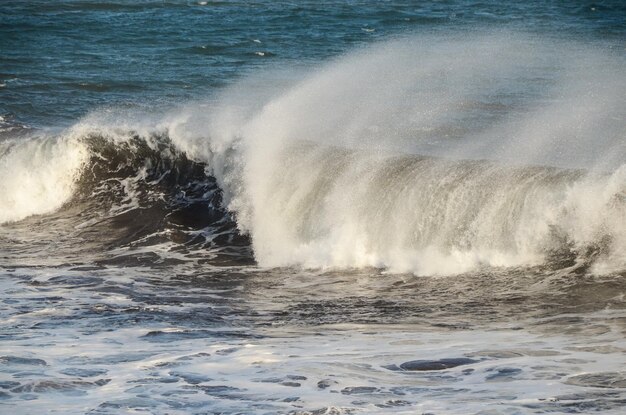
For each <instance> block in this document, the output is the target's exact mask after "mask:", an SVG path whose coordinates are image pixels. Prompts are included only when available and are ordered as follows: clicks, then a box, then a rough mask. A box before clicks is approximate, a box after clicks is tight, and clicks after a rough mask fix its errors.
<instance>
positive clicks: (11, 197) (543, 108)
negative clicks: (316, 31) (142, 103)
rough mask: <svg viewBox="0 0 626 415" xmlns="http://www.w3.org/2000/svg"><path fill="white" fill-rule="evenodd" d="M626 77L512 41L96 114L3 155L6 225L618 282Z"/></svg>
mask: <svg viewBox="0 0 626 415" xmlns="http://www.w3.org/2000/svg"><path fill="white" fill-rule="evenodd" d="M622 68H623V62H622V61H621V60H620V58H619V57H616V56H613V55H611V53H605V52H602V51H597V50H595V51H594V50H591V48H590V47H588V46H585V45H581V44H571V43H564V42H556V41H551V42H548V41H545V40H539V39H536V38H532V37H528V36H523V35H519V34H513V33H504V34H502V33H500V34H489V35H477V36H469V37H467V36H466V37H464V38H463V39H461V38H441V37H429V36H421V37H419V38H408V39H400V40H396V41H393V42H388V43H384V44H379V45H375V46H373V47H371V48H368V49H364V50H360V51H357V52H356V53H354V54H351V55H348V56H344V57H342V58H340V59H338V60H336V61H334V62H330V63H328V64H326V65H322V66H320V67H318V68H314V69H312V70H301V69H300V70H294V71H291V72H288V73H286V72H284V71H283V72H280V73H266V74H263V75H259V76H256V77H252V78H249V79H246V80H243V81H241V82H240V83H239V84H237V85H236V86H234V87H233V88H230V89H228V90H227V91H225V92H224V93H223V94H222V96H221V97H219V98H217V99H215V100H212V101H210V102H208V103H207V102H204V103H203V102H197V103H191V104H188V105H186V106H184V107H180V108H177V109H175V110H172V111H170V112H169V113H166V114H152V115H147V114H131V113H129V112H128V111H126V112H122V111H113V110H108V111H101V112H97V113H94V114H92V115H90V116H88V117H86V118H85V119H83V120H82V121H81V122H80V123H78V124H76V125H75V126H73V127H72V128H70V129H68V130H67V131H65V132H64V133H62V134H60V135H59V136H58V137H56V138H38V139H29V140H22V141H19V142H10V141H6V142H3V143H2V144H1V145H2V146H4V147H2V148H3V149H4V150H3V151H2V165H1V167H0V173H1V174H2V177H14V178H15V181H14V182H13V181H11V180H6V181H3V182H2V184H0V186H4V187H3V188H2V190H3V192H2V193H3V196H2V198H1V199H0V201H1V203H2V212H3V213H2V215H3V216H2V217H1V218H0V220H2V221H4V222H6V221H17V220H20V219H23V218H25V217H26V216H29V215H34V214H44V213H48V212H50V211H53V210H56V209H58V208H60V207H61V205H63V204H65V205H66V206H77V205H78V206H82V205H81V204H83V205H84V206H87V205H89V206H91V207H90V208H89V209H92V208H93V206H94V200H97V201H98V202H97V207H98V208H99V209H100V213H99V214H98V215H100V216H102V215H103V213H102V211H103V209H104V210H106V215H105V216H107V215H108V217H119V216H120V215H128V214H129V212H133V213H132V214H133V215H135V214H136V213H137V212H139V211H142V212H143V211H145V210H146V209H148V208H150V209H152V211H154V210H156V211H158V214H157V213H154V214H153V215H143V216H142V218H143V219H140V220H144V221H145V227H146V228H149V229H148V230H145V231H143V232H136V227H133V229H135V231H133V233H130V234H128V235H126V236H125V237H124V238H120V239H119V241H118V242H119V243H120V244H128V243H131V242H133V243H136V241H138V240H141V241H143V242H142V243H146V244H149V243H151V242H150V241H151V239H150V238H148V236H149V235H152V236H153V237H154V235H157V234H158V235H161V236H163V235H169V236H168V237H169V239H170V240H171V241H179V242H180V243H183V244H184V243H189V240H190V239H189V238H183V240H182V241H180V240H178V239H176V238H174V237H173V236H172V235H174V234H175V233H176V232H175V230H176V229H179V228H180V227H181V226H183V225H181V223H180V222H181V221H182V222H184V219H181V218H185V217H196V218H197V219H198V220H197V221H196V222H195V223H193V224H192V226H190V227H188V229H187V230H189V231H193V232H196V233H195V234H194V235H196V234H197V231H199V230H201V229H203V226H204V225H206V224H213V223H219V224H220V226H221V228H220V229H221V230H219V231H215V230H214V231H215V232H217V233H219V234H220V235H228V236H227V237H224V238H223V240H222V242H221V243H222V245H228V244H240V245H246V244H247V243H251V246H252V249H253V251H254V258H255V260H256V261H257V262H258V263H259V265H261V266H267V267H276V266H291V265H298V266H304V267H313V268H318V267H321V268H326V267H330V268H336V267H340V268H346V267H369V266H371V267H379V268H384V269H387V270H390V271H393V272H413V273H416V274H435V275H437V274H443V275H445V274H458V273H463V272H469V271H474V270H477V269H481V268H484V267H512V266H515V267H518V266H524V267H525V266H548V267H549V268H568V267H578V268H580V267H583V269H589V268H590V267H591V268H592V269H593V271H594V272H613V271H623V270H624V269H626V258H624V255H623V253H624V252H626V165H625V164H624V161H625V160H626V146H625V144H624V143H625V140H624V131H626V129H625V127H626V122H625V121H624V120H625V119H626V117H624V115H626V114H624V111H625V109H626V105H625V104H626V102H625V97H626V93H625V92H626V77H625V75H624V72H623V71H622V70H621V69H622ZM285 75H289V76H285ZM285 79H287V80H285ZM42 160H45V161H42ZM191 205H193V206H194V207H193V209H187V210H181V209H182V207H183V206H186V207H188V206H191ZM154 206H158V207H159V208H158V209H153V208H152V207H154ZM80 209H83V211H86V210H89V209H87V208H85V207H83V208H80ZM80 209H79V210H80ZM148 210H149V209H148ZM89 211H91V210H89ZM174 211H176V212H179V214H178V215H173V214H172V212H174ZM193 212H195V213H193ZM94 215H95V214H94ZM194 215H195V216H194ZM87 216H89V215H87ZM100 216H98V217H100ZM172 216H177V217H178V218H179V221H178V222H176V221H174V222H172V221H169V219H168V218H171V217H172ZM95 217H96V216H94V218H95ZM234 221H236V226H235V222H234ZM85 223H87V222H85ZM85 226H88V225H85ZM215 229H217V228H215ZM240 232H241V233H243V234H247V235H249V238H250V239H249V242H248V239H247V238H245V237H242V236H241V235H240ZM242 238H243V239H242ZM157 239H158V238H157ZM146 241H147V242H146ZM235 241H237V242H235Z"/></svg>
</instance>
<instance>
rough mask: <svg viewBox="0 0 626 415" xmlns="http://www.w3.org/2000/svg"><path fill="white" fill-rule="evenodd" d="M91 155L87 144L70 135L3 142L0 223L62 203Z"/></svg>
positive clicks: (58, 205) (48, 210)
mask: <svg viewBox="0 0 626 415" xmlns="http://www.w3.org/2000/svg"><path fill="white" fill-rule="evenodd" d="M88 157H89V152H88V149H87V147H86V145H84V144H82V143H81V142H80V141H78V140H76V139H74V138H71V137H65V138H53V137H38V138H32V139H19V140H6V141H2V142H0V178H1V180H0V223H4V222H10V221H17V220H21V219H23V218H25V217H27V216H31V215H36V214H44V213H49V212H52V211H54V210H56V209H58V208H59V207H61V206H62V205H63V204H64V203H66V202H67V201H68V200H69V199H70V197H71V196H72V194H73V192H74V189H75V183H76V180H77V179H78V177H79V176H80V172H81V169H82V167H83V166H84V164H85V163H86V162H87V159H88Z"/></svg>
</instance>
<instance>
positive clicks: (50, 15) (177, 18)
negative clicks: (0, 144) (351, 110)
mask: <svg viewBox="0 0 626 415" xmlns="http://www.w3.org/2000/svg"><path fill="white" fill-rule="evenodd" d="M476 28H478V29H489V30H494V29H512V28H514V29H522V30H524V31H527V32H531V33H539V34H541V36H548V37H550V36H554V37H564V38H568V39H578V40H580V39H591V40H595V41H598V42H601V43H603V44H605V46H606V44H613V45H615V47H616V48H618V50H619V49H620V48H622V46H623V42H624V38H625V37H626V5H624V2H622V1H619V0H615V1H602V2H592V1H562V2H561V1H560V2H547V3H546V2H543V1H532V2H515V4H503V3H502V2H499V1H462V0H458V1H443V2H404V1H349V2H333V1H320V2H318V1H313V2H309V1H295V2H274V1H251V2H248V1H242V2H240V1H208V2H191V1H149V0H145V1H144V0H141V1H115V2H111V1H65V0H63V1H53V2H49V1H28V2H26V1H10V0H5V1H3V2H2V4H1V5H0V84H2V85H3V86H2V88H1V89H0V115H3V116H6V115H10V116H11V117H14V118H15V119H16V120H18V121H19V122H22V123H27V124H32V125H38V126H47V125H51V124H52V125H55V124H59V123H61V124H67V123H71V122H72V121H74V120H76V119H77V118H78V117H80V116H82V115H84V114H86V113H88V112H89V111H91V110H93V109H94V108H98V107H102V106H108V105H129V106H142V105H150V106H158V105H164V106H167V105H170V104H171V103H172V102H181V101H186V100H189V99H191V98H197V97H202V96H206V95H210V94H212V93H214V92H215V90H216V89H218V88H220V87H223V86H224V85H226V84H229V83H232V82H233V81H234V80H236V79H238V78H240V77H242V76H244V75H245V74H249V73H251V72H255V71H258V70H260V69H267V68H279V67H281V66H284V65H293V64H296V65H311V64H315V63H317V62H319V61H320V60H324V59H327V58H329V57H334V56H337V55H338V54H341V53H343V52H346V51H348V50H351V49H352V48H354V47H356V46H358V45H367V44H370V43H371V42H373V41H375V40H379V39H387V38H390V37H394V36H401V35H407V34H409V33H425V32H443V33H445V32H451V31H464V30H466V31H467V30H473V29H476ZM622 51H623V49H622ZM261 54H263V55H262V56H261Z"/></svg>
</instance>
